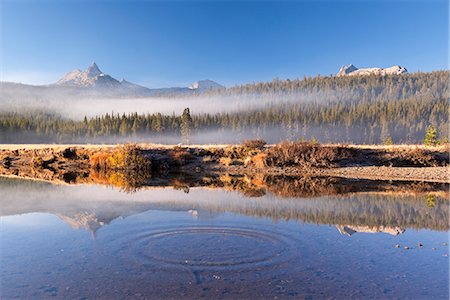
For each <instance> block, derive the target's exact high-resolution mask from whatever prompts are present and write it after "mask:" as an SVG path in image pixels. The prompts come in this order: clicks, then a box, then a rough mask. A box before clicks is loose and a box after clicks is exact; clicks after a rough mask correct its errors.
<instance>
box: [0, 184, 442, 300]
mask: <svg viewBox="0 0 450 300" xmlns="http://www.w3.org/2000/svg"><path fill="white" fill-rule="evenodd" d="M0 188H1V190H2V197H1V199H0V207H1V216H2V217H1V240H0V241H1V253H0V256H1V260H0V263H1V298H2V299H9V298H34V299H36V298H38V299H44V298H70V299H72V298H75V299H91V298H106V299H111V298H172V299H173V298H215V299H216V298H240V299H246V298H267V299H268V298H271V299H273V298H301V299H303V298H308V299H309V298H330V297H332V298H333V297H334V298H341V299H344V298H349V297H356V298H395V297H401V298H423V299H430V298H437V299H448V298H449V290H448V289H449V261H448V253H449V250H448V233H449V222H448V218H449V214H448V200H447V199H445V197H441V196H439V194H438V195H437V196H435V197H433V198H432V200H433V201H432V202H433V203H431V205H430V201H429V200H430V198H426V197H425V196H424V195H422V194H420V195H418V194H415V193H373V192H371V193H368V192H363V191H362V192H360V193H349V194H342V195H333V196H330V195H328V196H320V195H318V196H315V197H308V198H295V197H281V196H277V195H275V194H272V193H270V192H269V193H266V194H265V195H262V196H261V197H246V196H245V195H244V194H241V193H239V192H233V191H226V190H223V189H209V188H194V189H190V190H189V193H184V192H183V191H180V190H174V189H172V188H167V187H166V188H151V189H144V190H140V191H137V192H136V193H131V194H130V193H123V192H120V191H118V190H115V189H112V188H105V187H101V186H87V185H79V186H61V185H59V186H56V185H51V184H47V183H42V182H37V181H28V180H17V179H16V180H12V179H4V178H3V179H2V178H0ZM427 199H428V202H427ZM419 243H420V244H422V245H423V246H422V247H419ZM396 245H399V246H400V247H399V248H397V247H396ZM404 247H408V248H409V249H405V248H404Z"/></svg>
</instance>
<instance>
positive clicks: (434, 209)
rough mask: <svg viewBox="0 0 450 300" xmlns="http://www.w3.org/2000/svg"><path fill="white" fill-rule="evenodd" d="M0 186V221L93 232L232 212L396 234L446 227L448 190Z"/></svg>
mask: <svg viewBox="0 0 450 300" xmlns="http://www.w3.org/2000/svg"><path fill="white" fill-rule="evenodd" d="M380 186H381V190H383V191H384V190H386V189H387V184H386V183H381V184H380ZM380 186H379V187H380ZM0 187H1V189H2V191H4V196H3V197H2V198H1V199H0V207H1V210H0V213H1V215H2V216H8V215H17V214H24V213H33V212H47V213H52V214H54V215H57V216H58V217H59V218H60V219H61V220H63V221H64V222H65V223H67V224H69V225H70V226H71V227H72V228H85V229H88V230H90V231H92V232H93V233H95V232H96V231H97V230H98V229H99V228H101V227H102V226H105V225H106V224H109V223H110V222H111V221H113V220H114V219H116V218H120V217H122V218H124V217H127V216H131V215H134V214H139V213H142V212H144V211H148V210H166V211H186V212H187V213H189V214H190V215H191V216H192V217H193V218H195V219H198V218H202V219H203V218H214V216H215V215H217V214H221V213H226V212H232V213H237V214H241V215H245V216H253V217H263V218H270V219H272V220H273V221H279V220H286V221H288V220H293V221H302V222H307V223H314V224H328V225H336V227H337V228H338V230H339V232H341V233H342V234H345V235H352V234H354V233H356V232H373V233H375V232H384V233H389V234H393V235H398V234H402V233H403V232H404V231H405V230H406V228H415V229H432V230H440V231H447V230H449V222H448V220H449V210H448V200H447V197H448V193H447V192H446V191H445V190H442V189H443V188H445V185H436V186H432V185H427V189H426V190H427V192H420V191H417V187H416V190H411V188H410V186H409V185H406V187H404V188H403V189H401V188H400V187H399V186H395V187H393V188H392V190H390V191H387V192H373V190H374V189H375V186H374V185H373V184H372V185H367V186H366V188H364V186H363V187H360V188H359V190H360V191H359V192H356V191H352V192H346V191H347V190H348V189H349V188H342V190H344V192H343V193H342V194H340V193H331V195H330V193H329V189H328V190H326V192H325V193H324V195H322V194H320V193H318V192H317V191H316V192H315V196H312V195H311V194H309V193H308V194H307V197H305V196H304V197H289V196H286V197H280V193H279V190H276V189H275V188H274V186H273V185H271V186H268V188H267V190H265V192H264V194H263V195H260V196H259V197H257V198H255V197H247V196H246V194H239V193H233V192H230V191H229V190H227V189H225V188H217V187H215V188H208V189H205V188H195V187H194V188H190V192H189V193H185V192H182V191H180V190H178V189H177V187H175V188H172V187H159V188H157V187H152V188H151V189H143V190H140V191H139V192H136V193H134V194H127V193H121V192H119V191H118V190H116V189H112V188H105V187H102V186H92V185H76V186H61V185H52V184H48V183H43V182H39V181H32V180H19V179H10V178H0ZM316 187H317V186H316ZM319 188H320V187H319ZM281 189H282V190H284V189H285V188H284V187H282V188H281ZM353 189H354V188H353ZM333 190H334V191H336V189H335V188H334V189H333ZM367 190H368V191H367ZM272 191H275V192H272ZM295 194H298V193H295ZM288 195H291V194H288ZM430 197H431V198H432V199H433V202H432V205H430V200H429V199H430Z"/></svg>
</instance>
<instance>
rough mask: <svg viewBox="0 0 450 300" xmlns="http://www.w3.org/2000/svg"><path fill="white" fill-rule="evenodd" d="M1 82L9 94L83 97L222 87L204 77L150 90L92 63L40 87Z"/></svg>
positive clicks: (150, 94)
mask: <svg viewBox="0 0 450 300" xmlns="http://www.w3.org/2000/svg"><path fill="white" fill-rule="evenodd" d="M1 84H2V90H3V91H10V93H23V94H34V95H36V96H41V97H44V98H46V97H47V96H49V95H63V96H66V95H68V96H75V95H76V96H87V97H92V96H106V97H153V96H171V95H173V96H180V95H189V94H196V93H202V92H205V91H208V90H214V89H223V88H225V87H224V86H222V85H220V84H218V83H217V82H214V81H212V80H208V79H206V80H200V81H196V82H194V83H192V84H191V85H190V86H188V87H172V88H156V89H150V88H147V87H145V86H141V85H138V84H135V83H132V82H129V81H126V80H125V79H122V80H121V81H119V80H117V79H115V78H114V77H112V76H110V75H108V74H105V73H103V72H102V71H101V70H100V68H99V67H98V66H97V64H96V63H95V62H94V63H92V65H90V66H89V67H88V68H87V69H86V70H84V71H81V70H79V69H76V70H73V71H71V72H69V73H67V74H66V75H64V76H63V77H62V78H61V79H59V80H58V81H57V82H56V83H54V84H49V85H41V86H35V85H27V84H21V83H12V82H2V83H1ZM2 94H4V93H2ZM52 98H53V97H52Z"/></svg>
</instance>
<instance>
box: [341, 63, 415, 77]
mask: <svg viewBox="0 0 450 300" xmlns="http://www.w3.org/2000/svg"><path fill="white" fill-rule="evenodd" d="M404 73H408V70H406V68H404V67H401V66H392V67H389V68H385V69H383V68H361V69H358V68H357V67H355V66H354V65H352V64H350V65H347V66H343V67H341V68H340V69H339V72H338V73H337V74H336V76H356V75H381V76H384V75H400V74H404Z"/></svg>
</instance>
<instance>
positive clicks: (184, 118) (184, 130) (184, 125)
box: [180, 107, 192, 144]
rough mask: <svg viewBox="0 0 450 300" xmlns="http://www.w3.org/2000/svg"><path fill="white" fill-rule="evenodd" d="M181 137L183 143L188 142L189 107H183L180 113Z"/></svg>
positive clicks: (190, 118) (189, 127)
mask: <svg viewBox="0 0 450 300" xmlns="http://www.w3.org/2000/svg"><path fill="white" fill-rule="evenodd" d="M180 129H181V137H182V139H183V143H185V144H189V138H190V136H191V130H192V117H191V112H190V110H189V107H187V108H185V109H184V111H183V114H182V115H181V128H180Z"/></svg>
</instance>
